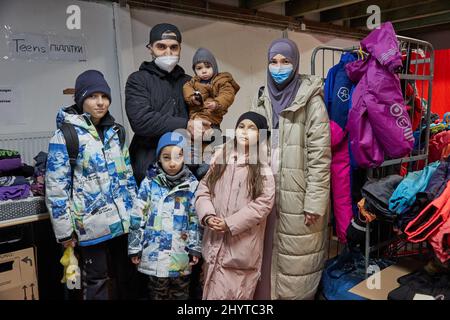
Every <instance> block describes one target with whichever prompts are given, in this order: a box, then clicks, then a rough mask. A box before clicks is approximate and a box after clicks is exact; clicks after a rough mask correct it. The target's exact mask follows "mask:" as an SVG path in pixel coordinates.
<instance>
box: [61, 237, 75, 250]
mask: <svg viewBox="0 0 450 320" xmlns="http://www.w3.org/2000/svg"><path fill="white" fill-rule="evenodd" d="M62 245H63V247H64V249H66V248H68V247H72V248H75V246H76V245H77V240H76V239H70V240H67V241H64V242H63V243H62Z"/></svg>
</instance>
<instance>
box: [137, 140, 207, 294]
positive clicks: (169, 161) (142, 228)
mask: <svg viewBox="0 0 450 320" xmlns="http://www.w3.org/2000/svg"><path fill="white" fill-rule="evenodd" d="M184 142H185V140H184V137H183V136H182V135H180V134H178V133H176V132H168V133H166V134H164V135H163V136H162V137H161V139H160V140H159V143H158V147H157V150H156V153H157V159H158V162H157V168H158V172H157V174H156V176H154V177H149V176H147V177H146V178H145V179H144V180H143V181H142V183H141V186H140V189H139V192H138V199H137V200H136V202H135V206H134V207H133V210H132V213H131V225H130V234H129V238H128V255H129V256H130V257H131V260H132V262H133V263H134V264H136V265H138V270H139V271H140V272H142V273H144V274H147V275H148V276H149V277H150V279H149V294H150V299H151V300H163V299H170V300H172V299H176V300H183V299H188V297H189V279H190V274H191V267H192V266H193V265H194V264H197V263H198V261H199V258H200V257H201V247H200V245H201V230H200V226H199V223H198V218H197V214H196V213H195V209H194V198H195V196H194V193H195V190H196V189H197V185H198V181H197V179H196V178H195V176H194V175H193V174H192V173H191V171H190V170H189V169H188V168H187V167H186V165H185V164H184V160H183V146H184Z"/></svg>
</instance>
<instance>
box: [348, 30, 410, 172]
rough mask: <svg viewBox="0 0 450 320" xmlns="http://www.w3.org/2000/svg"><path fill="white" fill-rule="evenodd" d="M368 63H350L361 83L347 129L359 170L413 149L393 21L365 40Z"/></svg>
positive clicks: (350, 70)
mask: <svg viewBox="0 0 450 320" xmlns="http://www.w3.org/2000/svg"><path fill="white" fill-rule="evenodd" d="M361 48H362V49H363V50H364V51H365V52H367V53H369V56H368V57H367V58H366V59H365V60H358V61H355V62H351V63H348V64H347V65H346V66H345V68H346V71H347V75H348V77H349V78H350V79H351V80H352V81H353V82H358V84H357V85H356V87H355V90H354V92H353V95H352V108H351V109H350V111H349V116H348V123H347V130H348V132H349V136H350V147H351V151H352V153H353V156H354V158H355V160H356V162H357V164H358V166H359V167H363V168H370V167H377V166H379V165H380V164H381V163H383V161H384V158H385V156H387V157H390V158H401V157H404V156H406V155H407V154H408V153H409V152H410V151H411V150H412V148H413V144H414V137H413V131H412V129H411V121H410V119H409V115H408V113H407V111H406V106H405V105H404V100H403V96H402V91H401V87H400V79H399V77H398V75H397V74H396V71H397V70H399V69H400V68H401V67H402V59H401V55H400V51H399V44H398V41H397V37H396V35H395V31H394V28H393V27H392V24H391V23H390V22H386V23H383V24H382V25H381V27H380V29H375V30H373V31H372V32H371V33H370V34H369V35H368V36H367V37H366V38H364V39H363V40H362V41H361Z"/></svg>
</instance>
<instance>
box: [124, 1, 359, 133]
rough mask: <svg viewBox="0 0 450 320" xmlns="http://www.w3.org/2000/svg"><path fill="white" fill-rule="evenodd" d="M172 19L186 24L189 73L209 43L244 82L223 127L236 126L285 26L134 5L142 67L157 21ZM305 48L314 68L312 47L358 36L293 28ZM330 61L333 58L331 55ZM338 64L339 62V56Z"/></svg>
mask: <svg viewBox="0 0 450 320" xmlns="http://www.w3.org/2000/svg"><path fill="white" fill-rule="evenodd" d="M161 22H168V23H173V24H175V25H176V26H178V27H179V28H180V31H181V33H182V36H183V43H182V51H181V61H180V65H181V66H182V67H183V68H184V69H185V71H186V73H188V74H191V75H192V74H193V71H192V57H193V55H194V53H195V50H196V49H197V48H199V47H206V48H208V49H209V50H211V51H212V52H213V53H214V55H215V56H216V59H217V62H218V64H219V70H221V71H228V72H230V73H231V74H232V75H233V76H234V78H235V79H236V81H237V82H238V83H239V85H240V86H241V90H240V91H239V92H238V94H237V96H236V100H235V103H234V104H233V105H232V106H231V108H230V110H229V112H228V114H227V115H226V116H225V118H224V121H223V122H222V129H226V128H234V125H235V121H236V120H237V118H238V117H239V115H240V114H241V113H243V112H245V111H248V109H249V108H250V106H251V101H252V99H255V96H256V94H257V91H258V88H259V87H260V86H262V85H265V82H266V66H267V49H268V47H269V45H270V43H271V42H272V41H273V40H274V39H277V38H280V37H281V36H282V32H281V31H280V30H274V29H268V28H263V27H254V26H246V25H242V24H235V23H229V22H217V21H214V20H210V19H204V18H198V17H192V16H185V15H178V14H168V13H164V12H158V11H151V10H136V9H132V10H131V23H132V34H133V49H134V61H135V66H136V69H137V68H139V65H140V64H141V63H142V61H144V60H151V57H150V54H149V51H148V49H146V48H145V45H146V44H147V43H148V36H149V30H150V28H151V26H153V25H155V24H158V23H161ZM289 37H290V38H291V39H293V40H294V41H295V42H296V43H297V44H298V46H299V49H300V72H301V73H308V74H309V73H310V71H311V67H310V59H311V52H312V50H313V49H314V48H315V47H317V46H319V45H332V46H339V47H350V46H353V45H356V44H357V42H356V41H354V40H342V39H335V38H332V37H326V36H320V35H319V36H317V35H316V36H314V35H310V34H305V33H301V34H300V33H292V32H291V33H289ZM327 60H329V57H328V56H327ZM336 63H337V61H336ZM329 64H330V65H331V60H330V62H329Z"/></svg>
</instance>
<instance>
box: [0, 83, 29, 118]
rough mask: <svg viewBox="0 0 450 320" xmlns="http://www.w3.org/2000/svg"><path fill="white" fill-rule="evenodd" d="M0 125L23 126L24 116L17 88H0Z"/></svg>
mask: <svg viewBox="0 0 450 320" xmlns="http://www.w3.org/2000/svg"><path fill="white" fill-rule="evenodd" d="M0 115H1V116H0V124H1V125H14V124H24V123H25V119H24V114H23V109H22V104H21V103H20V94H19V93H18V91H17V88H14V87H9V86H0Z"/></svg>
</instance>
